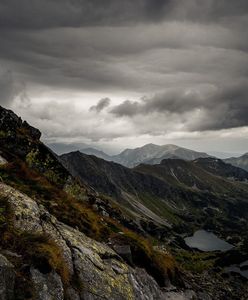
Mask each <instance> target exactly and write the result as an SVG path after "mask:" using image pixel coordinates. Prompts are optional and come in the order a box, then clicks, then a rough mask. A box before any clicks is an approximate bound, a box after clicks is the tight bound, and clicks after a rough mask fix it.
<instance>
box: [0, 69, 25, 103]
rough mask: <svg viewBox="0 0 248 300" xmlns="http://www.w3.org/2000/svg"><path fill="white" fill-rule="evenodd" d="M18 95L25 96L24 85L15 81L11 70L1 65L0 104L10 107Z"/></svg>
mask: <svg viewBox="0 0 248 300" xmlns="http://www.w3.org/2000/svg"><path fill="white" fill-rule="evenodd" d="M17 95H20V96H21V98H23V99H24V98H25V88H24V86H23V85H22V84H20V83H18V82H16V81H15V79H14V76H13V74H12V72H11V71H10V70H5V69H4V68H2V67H1V66H0V105H3V106H6V107H9V106H10V105H11V103H12V102H13V100H14V98H15V97H16V96H17Z"/></svg>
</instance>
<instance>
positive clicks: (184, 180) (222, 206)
mask: <svg viewBox="0 0 248 300" xmlns="http://www.w3.org/2000/svg"><path fill="white" fill-rule="evenodd" d="M60 158H61V161H62V162H63V164H64V166H65V167H66V168H68V170H69V171H70V172H71V173H72V174H73V175H74V176H76V177H78V178H79V179H80V180H81V181H82V182H83V183H86V184H88V185H90V186H92V187H93V188H94V189H95V190H96V191H98V192H99V193H101V194H105V195H107V196H109V197H111V198H112V199H113V200H114V201H115V202H116V203H118V204H119V205H121V206H122V207H124V208H126V210H127V211H128V213H129V214H130V215H132V218H135V219H137V218H138V220H139V219H142V218H144V217H145V218H148V219H149V218H150V219H151V220H152V221H153V222H155V224H157V225H163V224H164V225H166V224H167V225H170V227H171V226H172V228H173V230H176V228H177V226H179V224H180V230H182V228H184V229H183V230H185V231H187V230H189V228H190V227H191V226H192V227H194V226H196V225H197V226H208V225H207V224H209V226H210V224H211V228H216V229H218V230H221V231H224V230H223V229H224V228H223V226H224V224H225V226H226V227H228V230H234V231H236V229H234V228H232V225H231V224H232V222H231V221H230V220H232V219H234V218H235V219H236V218H237V217H240V216H241V215H242V216H243V217H245V218H246V217H247V215H246V212H245V210H244V208H246V207H248V202H247V200H246V199H247V198H246V197H247V194H248V185H247V184H245V183H241V182H236V181H233V180H229V179H227V178H225V177H220V176H219V175H218V176H216V175H214V174H212V173H209V172H207V171H206V170H204V169H203V168H201V167H199V166H197V165H196V164H195V163H193V162H187V161H183V160H177V159H168V160H164V161H163V162H162V163H161V164H159V165H145V164H142V165H139V166H138V167H136V168H134V169H128V168H126V167H123V166H122V165H120V164H116V163H113V162H107V161H104V160H102V159H99V158H97V157H95V156H87V155H85V154H82V153H80V152H72V153H69V154H64V155H62V156H61V157H60ZM220 211H221V213H220ZM192 215H194V216H195V217H192ZM163 220H164V221H163ZM228 224H229V225H228ZM237 226H239V225H237ZM225 229H226V230H227V228H225Z"/></svg>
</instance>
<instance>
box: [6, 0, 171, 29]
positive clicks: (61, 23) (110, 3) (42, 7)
mask: <svg viewBox="0 0 248 300" xmlns="http://www.w3.org/2000/svg"><path fill="white" fill-rule="evenodd" d="M172 4H173V1H172V0H156V1H154V0H136V1H133V0H125V1H123V0H104V1H102V0H43V1H41V0H35V1H29V0H22V1H18V0H2V1H1V4H0V20H1V21H0V26H1V27H5V28H31V29H33V28H51V27H80V26H91V25H93V26H94V25H119V24H127V23H133V22H139V21H154V20H156V21H157V20H158V19H160V18H162V17H163V16H164V15H166V14H167V13H168V12H169V11H170V10H171V6H172Z"/></svg>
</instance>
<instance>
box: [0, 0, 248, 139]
mask: <svg viewBox="0 0 248 300" xmlns="http://www.w3.org/2000/svg"><path fill="white" fill-rule="evenodd" d="M247 13H248V1H247V0H235V1H229V0H215V1H214V0H186V1H182V0H136V1H134V0H33V1H30V0H22V1H20V0H1V1H0V64H2V65H3V67H4V69H5V70H11V71H10V72H9V73H8V72H7V73H6V74H5V73H4V76H0V97H1V98H0V99H1V100H0V101H1V103H3V104H4V105H10V104H11V103H12V100H13V99H14V98H15V96H16V95H17V93H19V95H20V97H19V98H20V99H19V100H18V101H19V102H17V103H19V104H18V105H19V107H21V108H20V109H22V111H24V112H25V114H26V115H27V116H33V121H34V122H36V121H37V122H38V124H37V126H38V127H39V126H41V129H43V128H44V131H45V132H46V133H47V136H50V137H52V136H56V137H57V138H58V137H62V136H63V137H64V138H66V137H68V136H76V137H78V138H80V134H81V135H83V136H84V137H86V136H87V137H88V138H92V139H100V138H101V137H106V138H109V139H113V138H116V137H121V136H128V135H130V132H132V133H135V134H140V133H141V134H146V133H149V134H150V135H154V136H155V135H156V134H160V133H161V132H162V133H164V132H165V129H164V128H166V131H170V130H172V131H173V130H185V131H188V132H190V131H195V130H199V131H204V130H219V129H225V128H232V127H238V126H246V125H247V115H248V113H247V112H248V107H247V104H246V103H247V89H246V86H247V77H248V65H247V60H248V51H247V50H248V40H247V38H246V35H247V33H246V30H245V28H247V26H248V18H247ZM12 72H13V74H15V79H17V81H16V80H13V76H12ZM1 74H2V73H0V75H1ZM18 81H23V82H25V83H27V86H28V88H30V89H31V90H32V93H33V96H34V98H35V100H32V99H29V98H28V91H27V93H24V92H16V82H18ZM17 90H18V89H17ZM44 90H46V92H44ZM58 90H59V91H60V95H62V97H63V96H64V98H63V99H62V100H61V99H59V98H56V97H57V96H54V95H53V96H51V98H50V95H52V93H53V92H54V91H58ZM63 91H65V94H64V95H63ZM99 91H100V92H101V93H102V94H100V93H99ZM74 92H75V94H76V93H78V94H77V95H79V94H80V93H82V98H80V97H79V98H80V99H82V102H80V103H79V101H78V98H77V99H76V100H75V103H76V102H77V101H78V102H77V103H76V104H78V106H79V107H80V109H82V111H84V114H83V112H82V111H80V113H77V109H76V108H77V107H78V106H77V105H76V106H75V107H76V108H75V107H73V105H74V104H75V103H74V99H73V93H74ZM70 93H71V95H72V99H70V98H69V99H70V100H67V99H65V98H66V97H67V95H69V96H68V97H70ZM84 93H85V94H87V93H88V94H90V93H97V94H98V96H97V99H100V98H101V97H102V98H103V97H110V98H111V99H113V102H114V99H118V100H115V101H120V100H119V99H127V98H128V97H129V96H128V95H133V94H135V95H136V97H135V98H133V99H134V100H136V101H131V100H126V101H124V102H122V103H121V104H119V105H114V104H113V105H112V106H110V100H109V99H108V98H104V99H102V100H100V102H98V103H90V101H91V100H87V101H86V102H87V104H84V103H83V102H84ZM41 94H42V96H40V95H41ZM99 94H100V97H99ZM55 95H56V94H55ZM101 95H102V96H101ZM144 95H146V96H145V97H143V98H142V96H144ZM151 95H154V96H151ZM80 96H81V94H80ZM42 97H43V98H42ZM139 98H140V99H141V100H140V101H137V99H139ZM23 99H24V100H23ZM44 99H45V100H44ZM90 99H91V98H90ZM92 99H96V98H94V97H92ZM130 99H132V98H130ZM48 103H49V105H47V104H48ZM18 105H16V107H18ZM47 106H49V109H48V108H47ZM89 107H91V108H90V109H89ZM89 110H90V112H89ZM92 111H95V112H102V113H101V114H99V115H98V116H97V118H96V114H95V113H92ZM68 112H70V127H72V129H71V131H70V130H69V129H68V131H65V129H64V128H65V127H66V126H65V124H64V123H63V122H65V121H67V117H68ZM109 112H110V113H109ZM82 116H83V117H82ZM116 116H117V117H119V118H117V117H116ZM120 117H123V118H120ZM153 117H154V118H155V119H156V122H153ZM105 118H106V119H105ZM125 121H127V122H126V123H125ZM39 122H40V123H39ZM111 122H115V125H114V126H113V124H112V123H111ZM67 127H68V126H67ZM82 128H84V131H83V129H82ZM113 128H114V129H113ZM171 128H172V129H171ZM113 131H114V132H113ZM132 133H131V134H132Z"/></svg>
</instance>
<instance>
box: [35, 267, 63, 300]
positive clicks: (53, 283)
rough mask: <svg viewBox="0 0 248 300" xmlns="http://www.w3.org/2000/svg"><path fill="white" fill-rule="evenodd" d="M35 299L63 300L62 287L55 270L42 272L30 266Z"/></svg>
mask: <svg viewBox="0 0 248 300" xmlns="http://www.w3.org/2000/svg"><path fill="white" fill-rule="evenodd" d="M30 271H31V277H32V281H33V284H34V289H35V294H36V298H35V299H36V300H63V299H64V289H63V284H62V281H61V278H60V276H59V275H58V274H57V273H55V272H50V273H48V274H42V273H41V272H40V271H38V270H36V269H34V268H31V270H30Z"/></svg>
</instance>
